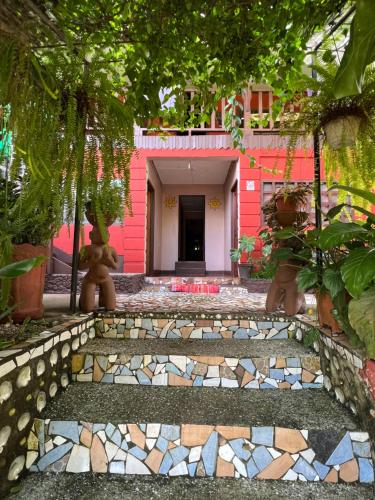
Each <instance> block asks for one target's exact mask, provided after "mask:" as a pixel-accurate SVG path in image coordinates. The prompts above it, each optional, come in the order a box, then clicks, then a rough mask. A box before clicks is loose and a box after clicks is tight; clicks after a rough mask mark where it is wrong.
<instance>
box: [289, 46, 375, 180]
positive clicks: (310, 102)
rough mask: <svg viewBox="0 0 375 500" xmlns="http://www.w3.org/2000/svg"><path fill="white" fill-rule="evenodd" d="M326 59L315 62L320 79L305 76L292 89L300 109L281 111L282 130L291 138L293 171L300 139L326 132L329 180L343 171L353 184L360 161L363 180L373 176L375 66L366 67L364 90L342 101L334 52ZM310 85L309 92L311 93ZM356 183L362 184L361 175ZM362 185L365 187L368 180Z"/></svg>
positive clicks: (313, 66) (326, 56)
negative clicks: (339, 95) (338, 96)
mask: <svg viewBox="0 0 375 500" xmlns="http://www.w3.org/2000/svg"><path fill="white" fill-rule="evenodd" d="M324 59H325V62H321V61H317V62H315V63H314V64H313V65H312V66H311V71H313V72H315V74H316V78H313V77H311V76H308V75H306V74H304V75H301V77H300V78H299V79H298V81H297V82H295V86H294V89H293V91H294V95H295V102H296V104H297V106H298V112H291V111H290V110H289V109H288V108H287V107H286V108H285V110H284V111H283V112H282V120H281V124H282V130H281V132H282V133H283V134H284V135H287V136H288V146H287V167H288V168H287V170H288V173H290V170H291V166H292V164H293V158H294V151H295V149H296V147H297V143H298V141H299V139H300V138H301V137H306V138H308V137H311V135H313V134H324V139H325V147H324V149H323V153H324V160H325V169H326V174H327V177H328V178H329V177H332V178H336V179H337V174H338V173H339V175H340V179H344V182H345V179H349V178H350V180H351V182H352V177H351V174H352V173H353V166H355V165H356V164H357V165H358V164H361V165H363V173H362V176H361V177H362V179H363V180H365V179H366V178H371V175H370V171H371V169H372V164H373V162H372V160H371V158H372V157H373V155H374V153H375V149H374V141H373V138H374V129H373V122H374V117H375V99H374V84H375V72H374V71H373V70H372V69H368V70H367V71H366V73H365V76H364V84H363V86H362V92H361V94H357V95H351V96H346V97H342V98H340V99H337V98H336V97H335V76H336V74H337V70H338V65H337V63H336V62H335V60H334V58H333V56H332V54H331V53H330V51H327V52H326V54H325V55H324ZM306 89H310V91H308V92H306ZM367 173H368V177H367ZM357 182H359V183H360V182H361V179H357ZM365 182H366V181H365ZM347 183H348V182H347ZM357 187H365V183H364V184H363V185H358V186H357Z"/></svg>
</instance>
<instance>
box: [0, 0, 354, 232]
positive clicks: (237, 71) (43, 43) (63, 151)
mask: <svg viewBox="0 0 375 500" xmlns="http://www.w3.org/2000/svg"><path fill="white" fill-rule="evenodd" d="M346 3H347V2H346V0H184V1H182V0H132V1H126V0H111V1H107V0H50V1H43V0H3V1H2V2H1V4H0V103H1V104H3V105H7V106H8V109H10V116H9V120H7V127H8V128H9V129H10V130H12V133H13V143H14V160H13V163H12V175H13V176H16V175H17V174H18V172H19V169H20V167H21V165H25V166H26V170H27V173H28V174H30V176H29V177H30V179H32V182H31V181H30V182H29V183H28V187H27V193H26V195H27V196H28V197H30V196H31V197H32V198H31V199H32V200H34V199H35V197H36V196H37V197H38V200H39V205H40V206H41V207H46V209H48V210H49V213H54V214H58V216H57V218H56V220H54V222H53V226H54V227H55V228H58V227H59V225H60V224H61V223H62V220H63V214H64V216H65V220H66V216H67V217H68V220H71V219H72V215H73V206H74V198H75V195H74V193H75V192H76V191H77V189H78V192H79V193H81V197H80V198H82V200H83V201H84V200H85V199H86V200H87V199H88V198H90V199H92V198H93V197H95V195H100V193H98V190H101V189H102V188H103V186H104V187H108V186H109V184H110V182H111V180H113V179H114V178H117V179H120V181H121V182H122V183H123V187H124V191H125V202H127V201H129V189H128V179H129V171H128V166H129V161H130V157H131V154H132V148H133V126H134V123H138V124H143V123H144V121H145V120H146V119H150V118H153V117H157V116H159V115H160V113H161V111H160V108H161V106H160V104H161V103H160V91H161V89H167V91H166V92H165V99H168V98H169V97H170V96H171V95H173V96H174V102H175V106H174V110H173V114H174V123H176V125H180V126H183V125H184V124H185V125H186V110H187V108H188V106H189V107H190V106H191V105H195V106H196V109H200V110H201V111H202V112H201V114H200V116H197V115H195V114H194V113H192V114H191V115H190V120H204V118H205V114H206V116H207V114H208V113H210V111H211V109H212V107H213V106H214V105H215V103H216V101H217V100H218V99H219V98H220V97H225V96H229V95H231V94H233V93H236V92H237V91H238V90H239V89H241V88H243V87H244V86H245V85H247V84H248V82H249V81H255V82H260V81H264V82H268V83H270V84H271V85H272V86H273V87H274V88H275V89H276V91H280V92H281V91H282V90H283V89H285V88H287V87H288V81H289V79H290V78H291V77H292V76H293V74H294V73H295V72H297V71H298V70H299V68H300V65H301V63H302V61H303V58H304V55H305V48H306V43H307V41H308V39H309V38H310V36H311V35H312V33H313V32H314V30H316V29H318V28H319V27H321V26H323V25H324V24H325V23H326V22H327V20H329V19H330V18H332V17H334V16H335V15H336V14H337V13H338V12H339V11H340V9H342V8H343V7H344V6H345V5H346ZM187 84H190V85H192V86H194V88H195V89H196V92H195V95H194V98H193V102H191V101H190V102H187V101H186V99H184V94H185V88H186V85H187ZM212 88H214V89H215V90H216V92H215V94H213V93H212V92H211V90H212ZM98 172H100V176H101V179H100V182H99V181H98ZM35 179H37V180H38V179H39V180H38V181H37V180H35ZM33 189H34V193H33ZM82 200H81V199H79V200H78V201H79V202H80V204H81V213H82V206H83V201H82ZM31 204H32V203H31ZM27 206H28V203H27V202H26V201H25V200H24V202H23V207H24V208H23V210H25V207H26V208H27ZM51 206H52V207H53V209H51ZM66 207H68V211H66ZM63 209H64V210H65V212H64V210H63Z"/></svg>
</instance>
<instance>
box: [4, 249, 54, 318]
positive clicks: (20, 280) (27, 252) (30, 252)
mask: <svg viewBox="0 0 375 500" xmlns="http://www.w3.org/2000/svg"><path fill="white" fill-rule="evenodd" d="M40 255H45V256H48V255H49V248H48V247H44V246H41V245H39V246H34V245H30V244H29V243H24V244H23V245H14V247H13V261H14V262H17V261H19V260H23V259H30V258H32V257H39V256H40ZM46 267H47V264H46V263H43V264H41V265H40V266H38V267H36V268H34V269H32V270H31V271H30V272H28V273H26V274H23V275H22V276H18V277H17V278H15V279H13V280H12V288H11V305H13V304H16V307H15V309H14V310H13V312H12V319H13V321H14V322H16V323H18V322H21V321H23V320H24V319H25V318H31V319H38V318H41V317H42V316H43V292H44V278H45V274H46Z"/></svg>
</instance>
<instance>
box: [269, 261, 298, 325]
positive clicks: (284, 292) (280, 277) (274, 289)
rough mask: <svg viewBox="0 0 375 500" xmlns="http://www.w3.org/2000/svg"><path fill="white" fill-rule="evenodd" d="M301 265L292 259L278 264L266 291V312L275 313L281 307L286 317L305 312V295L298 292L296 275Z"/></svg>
mask: <svg viewBox="0 0 375 500" xmlns="http://www.w3.org/2000/svg"><path fill="white" fill-rule="evenodd" d="M300 269H301V264H300V263H298V262H296V261H295V260H293V259H287V260H282V261H280V262H279V265H278V268H277V271H276V274H275V276H274V278H273V280H272V283H271V286H270V288H269V290H268V294H267V300H266V311H267V312H269V313H270V312H275V311H277V310H278V309H279V308H280V307H282V308H283V309H284V311H285V313H286V315H287V316H294V315H295V314H298V313H304V312H306V302H305V295H304V293H303V292H301V291H299V290H298V286H297V279H296V278H297V274H298V271H300Z"/></svg>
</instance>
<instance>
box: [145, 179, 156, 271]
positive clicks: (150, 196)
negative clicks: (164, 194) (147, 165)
mask: <svg viewBox="0 0 375 500" xmlns="http://www.w3.org/2000/svg"><path fill="white" fill-rule="evenodd" d="M154 217H155V190H154V188H153V187H152V184H151V183H150V182H148V183H147V215H146V218H147V221H146V222H147V226H146V227H147V229H146V231H147V237H146V275H147V276H151V275H152V274H153V272H154Z"/></svg>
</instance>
